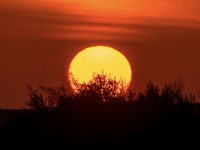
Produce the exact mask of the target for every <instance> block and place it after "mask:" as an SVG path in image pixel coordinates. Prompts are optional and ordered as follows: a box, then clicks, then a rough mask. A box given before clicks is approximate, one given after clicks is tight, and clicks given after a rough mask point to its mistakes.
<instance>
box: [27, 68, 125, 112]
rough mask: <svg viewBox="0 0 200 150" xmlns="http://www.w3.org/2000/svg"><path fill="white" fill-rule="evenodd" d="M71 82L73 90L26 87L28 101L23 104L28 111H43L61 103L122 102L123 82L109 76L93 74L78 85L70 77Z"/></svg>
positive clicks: (67, 88)
mask: <svg viewBox="0 0 200 150" xmlns="http://www.w3.org/2000/svg"><path fill="white" fill-rule="evenodd" d="M70 78H71V82H72V84H73V85H74V89H72V88H71V87H69V84H68V86H64V85H62V86H61V87H44V86H39V88H40V91H41V92H39V90H33V88H32V87H31V86H30V85H28V86H27V87H28V90H29V96H30V99H29V101H26V102H25V104H26V106H28V107H29V108H30V109H35V110H45V109H52V108H55V107H57V106H59V105H60V103H63V101H65V102H64V103H66V102H69V101H73V100H74V101H75V100H83V101H90V102H95V101H101V102H103V101H104V102H108V101H112V100H121V101H122V100H124V98H125V93H126V87H125V86H124V85H125V82H124V81H122V80H120V81H117V80H116V78H114V79H112V78H111V77H110V76H109V75H106V74H104V72H103V71H102V74H96V73H94V74H93V76H92V79H91V80H90V81H89V82H88V83H78V81H77V80H76V79H75V78H73V77H72V76H71V77H70Z"/></svg>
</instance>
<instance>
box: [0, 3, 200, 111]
mask: <svg viewBox="0 0 200 150" xmlns="http://www.w3.org/2000/svg"><path fill="white" fill-rule="evenodd" d="M199 8H200V2H199V1H198V0H182V1H179V0H173V1H171V0H169V1H166V0H159V1H158V0H152V1H147V0H136V1H131V0H123V1H122V0H121V1H120V0H119V1H114V0H105V1H104V0H102V1H99V2H96V1H91V0H85V1H84V2H83V1H79V0H74V1H72V0H35V1H33V0H30V1H25V0H19V1H16V2H13V1H11V0H7V1H5V2H4V1H2V2H0V12H1V13H0V20H1V21H0V69H1V74H0V107H1V108H20V107H21V106H24V101H25V100H28V98H29V97H28V90H27V88H26V85H28V84H30V85H31V86H33V87H34V88H35V89H36V88H37V87H38V85H44V86H59V85H60V84H61V83H62V82H63V81H62V80H63V79H64V72H63V70H62V69H61V68H60V66H61V65H64V66H65V65H67V64H69V63H70V61H71V60H72V59H73V57H74V56H75V55H76V54H77V53H78V52H79V51H81V50H83V49H85V48H86V47H90V46H95V45H104V46H110V47H113V48H115V49H117V50H119V51H120V52H121V53H123V54H124V55H125V56H126V57H127V59H128V60H129V62H130V64H131V66H132V71H133V80H134V82H135V84H138V85H139V86H143V85H144V83H146V82H147V81H148V80H149V79H150V80H152V81H153V82H155V83H161V82H164V81H172V80H173V79H174V78H178V77H181V78H182V79H183V80H184V82H185V86H186V88H185V90H186V91H187V89H191V90H192V92H193V93H196V92H197V91H198V89H200V67H199V66H200V59H199V57H200V17H199V16H200V9H199Z"/></svg>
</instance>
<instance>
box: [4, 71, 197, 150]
mask: <svg viewBox="0 0 200 150" xmlns="http://www.w3.org/2000/svg"><path fill="white" fill-rule="evenodd" d="M93 79H94V80H92V81H90V82H89V83H88V84H86V83H84V84H78V83H77V86H78V87H81V88H77V89H76V90H77V91H76V93H75V92H73V91H70V88H69V87H68V88H66V87H64V86H61V87H42V86H40V90H41V92H43V93H40V92H39V90H33V89H32V88H30V87H29V92H30V100H29V103H28V105H29V108H31V109H33V110H26V111H25V112H24V113H22V114H19V115H17V116H16V117H15V118H13V120H12V121H11V122H9V123H8V124H7V125H6V126H5V127H4V129H2V131H1V135H2V136H3V137H4V139H3V140H2V143H4V144H6V146H7V147H8V149H9V148H21V149H26V148H27V147H32V148H33V149H35V148H41V149H52V148H56V149H148V148H154V149H157V148H159V149H160V148H161V147H163V145H164V146H165V147H166V148H185V147H186V145H187V146H190V148H192V146H193V145H192V144H193V142H194V141H195V138H196V135H198V133H199V131H198V128H199V125H200V120H199V116H197V115H196V114H195V113H194V111H193V103H194V102H195V97H194V95H189V96H187V95H184V91H183V87H184V86H183V83H182V80H175V81H174V82H172V83H169V84H167V83H165V84H164V86H163V87H161V88H160V87H159V86H158V85H156V84H154V83H153V82H152V81H149V82H148V83H147V84H146V87H145V88H144V89H141V90H140V91H138V92H136V91H134V89H133V90H132V89H128V90H126V92H130V93H128V94H127V93H126V94H125V91H123V90H122V93H120V92H119V90H118V89H117V88H116V87H117V86H118V85H119V84H120V82H116V81H115V80H111V79H110V78H109V77H107V76H105V74H101V75H99V74H94V76H93ZM131 92H132V93H131ZM45 94H46V95H45ZM127 99H128V100H127ZM37 110H43V111H37ZM17 135H21V137H18V136H17ZM188 137H189V138H188ZM174 141H175V142H174ZM183 144H184V145H183Z"/></svg>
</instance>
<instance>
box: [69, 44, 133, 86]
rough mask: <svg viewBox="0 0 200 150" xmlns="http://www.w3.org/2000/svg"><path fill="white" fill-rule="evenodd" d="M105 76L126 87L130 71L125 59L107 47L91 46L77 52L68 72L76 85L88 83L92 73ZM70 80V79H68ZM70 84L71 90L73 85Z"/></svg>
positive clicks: (130, 74) (130, 75) (129, 79)
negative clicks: (120, 82) (121, 82)
mask: <svg viewBox="0 0 200 150" xmlns="http://www.w3.org/2000/svg"><path fill="white" fill-rule="evenodd" d="M102 71H104V72H105V73H106V74H107V75H109V74H110V76H111V77H112V78H113V79H114V77H115V78H116V80H117V81H120V80H122V81H124V82H125V85H124V86H125V87H128V85H129V83H130V81H131V77H132V70H131V66H130V64H129V62H128V60H127V59H126V57H125V56H124V55H123V54H121V53H120V52H119V51H117V50H115V49H113V48H111V47H107V46H93V47H89V48H86V49H84V50H82V51H81V52H79V53H78V54H77V55H76V56H75V57H74V58H73V60H72V62H71V63H70V67H69V72H70V73H72V74H73V76H74V78H76V79H77V82H78V83H84V82H85V83H88V82H89V81H90V80H91V79H92V76H93V74H94V73H97V74H101V73H102ZM69 80H71V79H69ZM72 84H73V83H72V82H71V86H72V88H73V87H74V85H72Z"/></svg>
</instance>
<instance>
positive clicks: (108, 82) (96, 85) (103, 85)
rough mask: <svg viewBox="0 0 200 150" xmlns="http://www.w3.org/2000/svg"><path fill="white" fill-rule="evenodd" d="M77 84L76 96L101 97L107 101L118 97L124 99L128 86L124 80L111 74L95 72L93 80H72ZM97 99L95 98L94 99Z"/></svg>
mask: <svg viewBox="0 0 200 150" xmlns="http://www.w3.org/2000/svg"><path fill="white" fill-rule="evenodd" d="M72 84H73V85H74V86H75V88H74V89H75V91H76V93H75V96H76V97H83V96H84V97H87V96H90V97H99V98H97V99H98V100H100V99H101V101H104V102H107V101H112V100H114V99H115V100H116V99H124V96H125V93H126V88H125V87H124V85H125V82H124V81H123V80H120V81H117V80H116V78H114V79H112V78H111V77H110V76H109V75H106V74H104V72H103V71H102V74H96V73H94V74H93V77H92V80H90V81H89V82H88V83H78V82H77V80H72ZM94 100H95V99H94Z"/></svg>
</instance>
